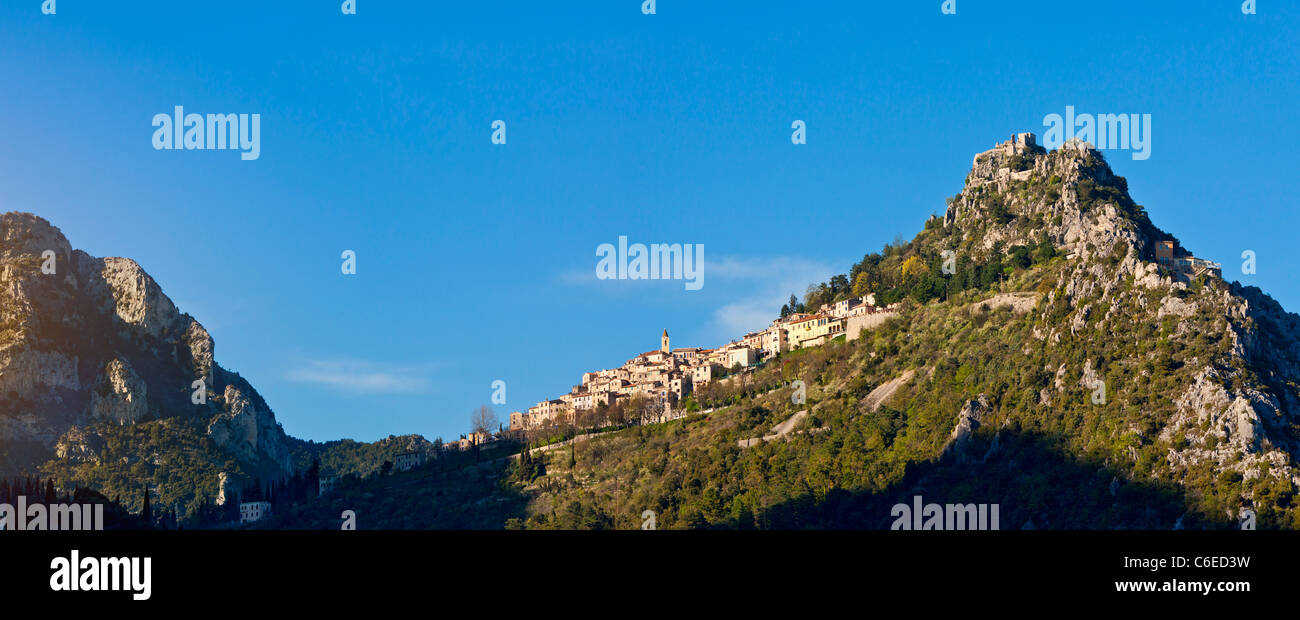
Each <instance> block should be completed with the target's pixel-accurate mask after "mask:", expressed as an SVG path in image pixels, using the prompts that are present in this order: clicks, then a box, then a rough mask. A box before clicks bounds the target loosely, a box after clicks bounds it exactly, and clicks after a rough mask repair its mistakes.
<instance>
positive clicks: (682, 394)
mask: <svg viewBox="0 0 1300 620" xmlns="http://www.w3.org/2000/svg"><path fill="white" fill-rule="evenodd" d="M692 387H694V386H693V384H692V383H691V376H690V375H686V374H684V375H680V376H677V377H674V378H673V379H672V380H671V381H669V382H668V391H669V392H672V393H673V394H674V395H675V396H676V397H677V400H678V402H680V401H682V400H683V399H685V398H686V397H687V396H689V395H690V393H691V388H692Z"/></svg>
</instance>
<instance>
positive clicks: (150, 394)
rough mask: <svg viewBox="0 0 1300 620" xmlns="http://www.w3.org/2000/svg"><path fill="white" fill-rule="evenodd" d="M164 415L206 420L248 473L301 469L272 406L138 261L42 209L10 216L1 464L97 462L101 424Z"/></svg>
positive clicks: (2, 258)
mask: <svg viewBox="0 0 1300 620" xmlns="http://www.w3.org/2000/svg"><path fill="white" fill-rule="evenodd" d="M200 386H201V388H200ZM196 391H199V392H202V394H201V397H200V396H198V395H196ZM165 418H182V419H186V420H192V421H195V422H196V423H199V424H201V425H202V426H203V427H205V428H206V429H207V433H208V436H210V437H211V439H212V440H213V441H214V442H215V443H216V445H217V446H218V447H219V448H220V449H222V450H224V451H225V452H227V453H229V454H230V455H231V456H233V457H234V458H236V459H238V460H239V461H240V462H241V463H244V464H245V465H247V466H248V470H249V471H254V472H258V473H260V474H264V475H267V476H271V475H276V474H284V473H288V472H290V471H292V462H291V459H290V455H289V449H288V446H287V439H286V437H285V434H284V431H283V430H282V429H281V427H280V425H279V424H277V423H276V421H275V415H274V414H273V413H272V412H271V409H270V407H268V406H267V405H266V403H265V402H264V401H263V400H262V398H261V397H260V396H259V395H258V394H257V391H256V390H254V389H253V387H252V386H251V385H249V384H248V382H247V381H245V380H244V379H242V378H241V377H239V376H238V375H236V374H234V373H231V372H228V371H226V370H225V369H223V368H221V367H220V366H219V365H217V364H216V362H215V361H214V359H213V342H212V338H211V337H210V336H209V335H208V333H207V330H205V329H204V328H203V326H202V325H200V324H199V323H198V321H196V320H194V318H193V317H191V316H189V315H188V314H184V313H181V312H180V311H179V310H177V308H176V306H175V304H173V303H172V301H171V299H169V298H168V297H167V295H165V294H164V293H163V291H162V289H161V288H160V287H159V286H158V284H157V282H155V281H154V280H153V278H151V277H149V274H147V273H145V271H144V270H143V269H141V267H140V265H138V264H136V263H135V261H132V260H130V259H127V258H112V257H110V258H95V257H92V256H90V255H88V254H86V253H85V252H82V251H80V250H73V249H72V247H71V246H70V245H69V243H68V241H67V239H66V238H64V236H63V234H62V233H61V232H59V230H58V229H57V228H55V227H54V226H51V225H50V224H49V222H46V221H45V220H44V219H41V218H40V217H37V216H35V215H31V214H26V213H5V214H3V215H0V450H3V452H0V473H6V474H15V473H19V472H30V471H34V469H35V466H36V465H38V464H39V463H41V462H43V461H44V460H45V459H48V458H58V459H80V460H88V461H93V460H94V459H95V458H96V454H97V446H98V445H100V444H102V440H100V439H99V438H97V437H96V433H95V431H94V428H95V427H96V425H102V424H112V425H131V424H140V423H144V422H148V421H152V420H160V419H165Z"/></svg>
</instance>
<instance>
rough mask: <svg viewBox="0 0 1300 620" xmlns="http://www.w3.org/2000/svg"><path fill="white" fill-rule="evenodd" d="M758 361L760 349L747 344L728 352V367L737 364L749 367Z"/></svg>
mask: <svg viewBox="0 0 1300 620" xmlns="http://www.w3.org/2000/svg"><path fill="white" fill-rule="evenodd" d="M756 363H758V350H757V349H751V348H749V347H746V346H740V347H736V348H734V349H731V350H729V351H728V352H727V368H735V367H736V366H738V365H739V366H742V367H749V366H753V365H754V364H756Z"/></svg>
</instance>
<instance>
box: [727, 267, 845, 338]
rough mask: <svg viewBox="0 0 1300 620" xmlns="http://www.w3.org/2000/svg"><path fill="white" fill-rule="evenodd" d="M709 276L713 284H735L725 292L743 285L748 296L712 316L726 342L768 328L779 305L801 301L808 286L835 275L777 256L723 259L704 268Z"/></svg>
mask: <svg viewBox="0 0 1300 620" xmlns="http://www.w3.org/2000/svg"><path fill="white" fill-rule="evenodd" d="M707 268H708V275H709V277H711V278H715V281H716V280H724V281H730V282H733V283H735V284H734V285H729V286H728V290H738V289H741V288H742V285H743V284H745V283H749V284H750V287H749V288H750V292H748V293H745V294H741V295H737V296H735V297H734V298H733V300H732V301H730V302H728V303H727V304H725V305H723V306H722V307H721V308H718V309H717V310H716V311H715V312H714V313H713V322H714V324H715V325H716V327H717V329H718V330H720V332H721V333H723V334H727V335H728V336H727V337H728V338H737V337H740V336H742V335H744V334H745V333H747V332H751V331H755V330H758V329H762V328H764V327H767V325H768V323H771V322H772V319H774V318H776V316H777V315H778V314H779V313H780V311H781V305H782V304H784V303H786V302H787V301H789V299H790V294H791V293H794V294H796V295H798V296H799V298H800V299H802V298H803V293H804V291H805V290H807V288H808V285H809V284H815V283H817V282H825V281H827V280H828V279H830V277H831V276H832V275H834V274H835V273H837V272H836V270H835V268H834V267H832V266H831V265H829V264H827V263H823V262H821V261H816V260H811V259H806V258H799V257H792V256H776V257H770V258H723V259H721V260H719V261H718V262H717V263H710V264H708V265H707Z"/></svg>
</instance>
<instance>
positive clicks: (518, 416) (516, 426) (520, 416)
mask: <svg viewBox="0 0 1300 620" xmlns="http://www.w3.org/2000/svg"><path fill="white" fill-rule="evenodd" d="M510 430H512V431H522V430H524V413H523V412H521V411H511V412H510Z"/></svg>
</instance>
